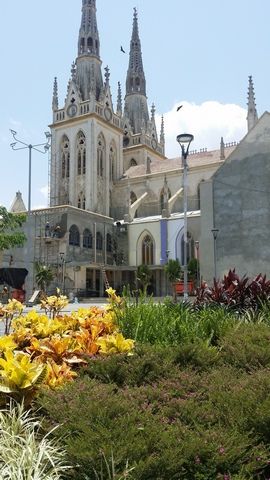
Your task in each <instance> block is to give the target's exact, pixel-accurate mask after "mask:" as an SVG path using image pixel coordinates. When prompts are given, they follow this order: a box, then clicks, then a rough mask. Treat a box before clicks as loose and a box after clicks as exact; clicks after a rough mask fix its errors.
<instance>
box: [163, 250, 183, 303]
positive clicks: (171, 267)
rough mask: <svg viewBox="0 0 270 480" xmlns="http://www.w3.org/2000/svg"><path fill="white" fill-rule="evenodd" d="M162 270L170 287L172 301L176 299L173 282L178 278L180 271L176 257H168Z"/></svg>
mask: <svg viewBox="0 0 270 480" xmlns="http://www.w3.org/2000/svg"><path fill="white" fill-rule="evenodd" d="M164 270H165V272H166V274H167V277H168V280H169V282H170V284H171V287H172V292H173V298H174V301H176V291H175V289H174V287H173V284H174V283H175V282H176V281H177V280H178V279H179V277H180V273H181V265H180V263H179V260H178V258H177V259H176V260H173V259H171V258H170V260H169V261H168V263H167V264H166V265H165V266H164Z"/></svg>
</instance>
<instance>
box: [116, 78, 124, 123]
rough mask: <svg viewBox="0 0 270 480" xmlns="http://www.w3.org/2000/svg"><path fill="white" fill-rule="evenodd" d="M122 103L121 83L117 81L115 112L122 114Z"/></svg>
mask: <svg viewBox="0 0 270 480" xmlns="http://www.w3.org/2000/svg"><path fill="white" fill-rule="evenodd" d="M122 111H123V105H122V90H121V83H120V82H118V94H117V109H116V112H117V113H118V115H122Z"/></svg>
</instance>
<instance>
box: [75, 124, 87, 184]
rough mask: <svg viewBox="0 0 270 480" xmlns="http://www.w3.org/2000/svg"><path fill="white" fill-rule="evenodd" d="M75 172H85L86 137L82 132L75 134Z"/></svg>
mask: <svg viewBox="0 0 270 480" xmlns="http://www.w3.org/2000/svg"><path fill="white" fill-rule="evenodd" d="M76 151H77V174H78V175H82V174H85V173H86V139H85V135H84V133H83V132H79V133H78V135H77V144H76Z"/></svg>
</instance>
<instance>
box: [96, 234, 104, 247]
mask: <svg viewBox="0 0 270 480" xmlns="http://www.w3.org/2000/svg"><path fill="white" fill-rule="evenodd" d="M96 248H97V250H102V248H103V238H102V235H101V233H100V232H97V238H96Z"/></svg>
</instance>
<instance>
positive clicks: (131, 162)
mask: <svg viewBox="0 0 270 480" xmlns="http://www.w3.org/2000/svg"><path fill="white" fill-rule="evenodd" d="M137 165H138V164H137V162H136V160H135V158H132V159H131V160H130V166H131V167H136V166H137Z"/></svg>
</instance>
